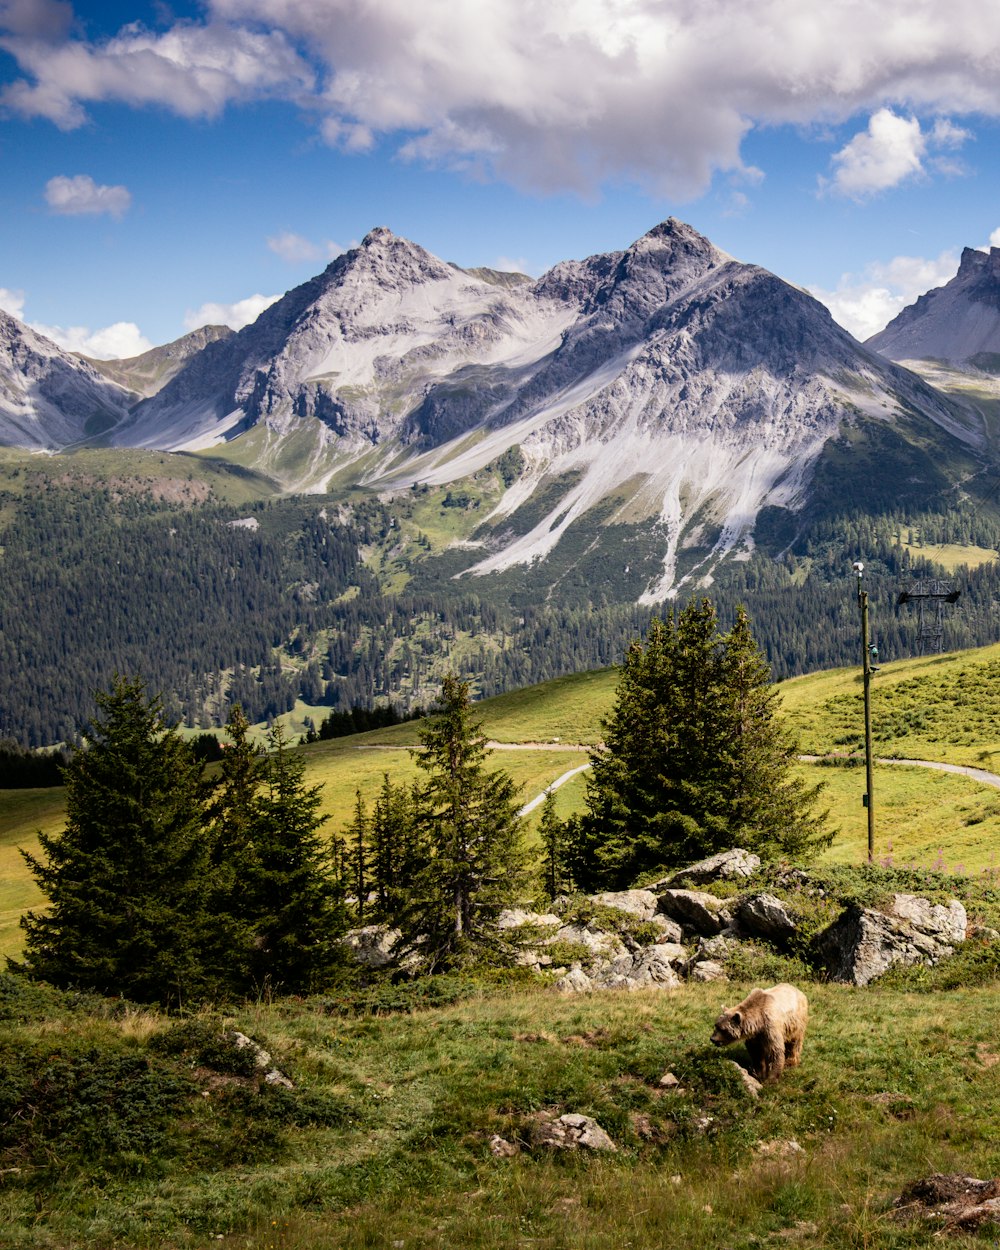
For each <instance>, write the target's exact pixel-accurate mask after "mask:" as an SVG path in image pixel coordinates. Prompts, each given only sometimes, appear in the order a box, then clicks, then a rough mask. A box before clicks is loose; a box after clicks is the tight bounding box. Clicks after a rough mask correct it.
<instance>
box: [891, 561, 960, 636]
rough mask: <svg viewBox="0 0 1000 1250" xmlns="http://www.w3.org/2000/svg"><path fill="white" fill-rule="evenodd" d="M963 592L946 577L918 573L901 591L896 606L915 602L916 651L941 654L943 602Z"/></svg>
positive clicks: (955, 598)
mask: <svg viewBox="0 0 1000 1250" xmlns="http://www.w3.org/2000/svg"><path fill="white" fill-rule="evenodd" d="M961 593H962V592H961V591H960V590H955V589H954V587H953V586H952V584H951V581H950V580H949V579H948V578H947V577H920V578H918V579H917V580H916V581H915V582H913V583H912V584H911V586H910V588H909V590H903V591H900V595H899V598H898V599H897V600H896V606H897V607H900V606H902V604H904V603H915V604H916V605H917V654H918V655H940V654H941V652H942V651H943V650H944V605H945V604H946V603H955V602H957V600H958V597H959V595H960V594H961Z"/></svg>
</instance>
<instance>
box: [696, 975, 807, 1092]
mask: <svg viewBox="0 0 1000 1250" xmlns="http://www.w3.org/2000/svg"><path fill="white" fill-rule="evenodd" d="M808 1019H809V1003H808V1002H807V1000H806V996H805V994H803V993H802V991H801V990H799V989H796V988H795V986H794V985H775V986H774V987H773V988H772V989H769V990H751V991H750V993H749V994H748V995H747V997H746V998H744V1000H743V1001H742V1002H741V1003H739V1004H738V1005H737V1006H736V1007H730V1008H729V1009H728V1010H727V1009H726V1008H725V1007H723V1009H722V1015H720V1016H719V1018H718V1020H716V1022H715V1031H714V1033H713V1034H712V1042H713V1044H714V1045H715V1046H728V1045H729V1043H730V1042H744V1043H746V1048H747V1054H748V1055H749V1056H750V1071H751V1072H752V1073H753V1075H754V1076H755V1077H757V1079H758V1080H759V1081H776V1080H777V1079H778V1077H779V1076H781V1074H782V1072H784V1070H785V1064H786V1063H787V1064H788V1065H789V1066H790V1067H794V1066H795V1065H796V1064H797V1063H799V1062H800V1061H801V1059H802V1043H803V1041H804V1040H805V1036H806V1021H807V1020H808Z"/></svg>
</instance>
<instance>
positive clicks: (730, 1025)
mask: <svg viewBox="0 0 1000 1250" xmlns="http://www.w3.org/2000/svg"><path fill="white" fill-rule="evenodd" d="M742 1027H743V1016H742V1013H741V1012H740V1010H739V1008H738V1007H733V1008H731V1009H730V1010H728V1011H727V1010H726V1008H725V1007H723V1009H722V1014H721V1015H720V1016H719V1018H718V1020H716V1022H715V1029H714V1031H713V1033H712V1045H713V1046H728V1045H729V1043H730V1042H738V1041H739V1040H740V1038H741V1037H742V1036H743V1034H742V1031H741V1030H742Z"/></svg>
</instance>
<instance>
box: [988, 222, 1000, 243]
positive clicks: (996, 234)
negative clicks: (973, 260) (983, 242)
mask: <svg viewBox="0 0 1000 1250" xmlns="http://www.w3.org/2000/svg"><path fill="white" fill-rule="evenodd" d="M990 247H1000V226H997V228H996V229H995V230H994V231H993V233H992V234H991V235H990Z"/></svg>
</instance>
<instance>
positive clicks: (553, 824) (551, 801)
mask: <svg viewBox="0 0 1000 1250" xmlns="http://www.w3.org/2000/svg"><path fill="white" fill-rule="evenodd" d="M538 837H539V840H540V841H541V844H542V890H543V891H544V893H545V897H546V898H547V899H549V901H550V902H551V900H552V899H554V898H555V897H556V895H557V894H561V893H562V892H563V890H566V889H569V888H570V874H569V873H568V871H567V868H566V826H565V823H564V822H563V821H561V820H560V819H559V817H558V816H557V815H556V796H555V791H554V790H548V791H546V794H545V800H544V802H543V803H542V812H541V815H540V816H539V818H538Z"/></svg>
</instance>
